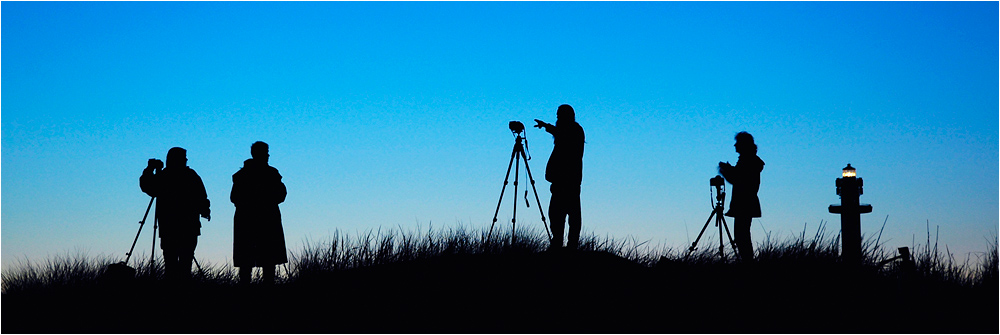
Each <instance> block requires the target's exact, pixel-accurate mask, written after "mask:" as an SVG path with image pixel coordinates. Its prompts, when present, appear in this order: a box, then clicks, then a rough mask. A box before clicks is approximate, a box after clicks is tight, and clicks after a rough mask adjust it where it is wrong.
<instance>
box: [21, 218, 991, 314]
mask: <svg viewBox="0 0 1000 335" xmlns="http://www.w3.org/2000/svg"><path fill="white" fill-rule="evenodd" d="M484 235H485V234H482V233H480V234H471V233H467V232H465V231H462V230H452V231H448V232H441V233H433V232H428V233H426V234H392V233H389V234H385V235H377V234H376V235H372V234H368V235H367V236H365V235H362V236H359V237H357V238H355V239H350V238H347V237H334V238H333V239H332V240H331V241H327V242H324V243H321V244H319V245H313V246H309V247H307V248H306V250H303V251H302V252H301V253H299V254H294V255H293V257H292V259H293V261H292V262H291V263H290V264H289V265H288V266H287V267H283V268H282V270H283V271H282V272H283V276H282V277H281V280H280V282H279V283H278V284H277V285H275V286H273V287H266V286H260V285H253V286H249V287H241V286H238V285H236V283H235V271H234V270H233V269H232V268H231V267H228V266H213V265H206V264H202V265H203V266H205V271H204V272H203V273H199V274H197V275H195V278H194V280H193V281H192V283H189V284H187V285H184V286H180V287H178V286H176V285H171V284H169V283H166V282H164V281H163V280H161V279H160V278H162V270H161V269H160V268H159V263H156V262H154V264H153V265H152V266H150V265H149V262H148V260H147V261H145V262H140V263H139V264H142V265H141V266H140V267H139V268H138V269H137V270H138V274H137V275H136V278H135V279H131V280H126V281H111V280H109V279H108V278H103V277H102V276H101V272H102V269H103V267H104V266H106V265H107V264H110V263H112V262H111V260H104V261H88V260H86V259H62V260H56V261H50V262H48V263H47V265H44V266H34V267H32V266H27V267H25V268H23V269H17V270H12V271H7V272H5V273H4V284H3V285H4V286H3V288H4V293H3V301H4V302H5V303H4V306H7V308H4V309H3V312H2V313H3V321H4V322H3V326H2V328H3V329H2V331H3V332H4V333H23V332H28V333H91V332H100V333H220V332H222V333H232V332H236V333H428V332H430V333H567V332H568V333H759V332H766V333H859V332H860V333H927V332H930V333H996V332H997V331H998V326H997V322H996V320H997V319H996V317H997V315H998V311H997V308H998V307H997V306H998V304H997V300H996V299H997V296H998V295H997V288H998V284H997V281H996V267H997V260H996V253H997V251H996V247H995V246H994V247H993V250H991V251H990V252H989V253H986V254H985V255H986V256H987V257H986V258H985V259H984V260H983V261H982V262H980V263H982V264H978V265H968V264H961V265H956V264H952V263H950V262H947V261H943V260H945V259H948V258H947V257H936V256H937V255H934V254H933V253H934V252H935V251H933V250H932V249H931V248H926V251H924V252H922V253H915V255H916V256H917V257H915V259H914V267H913V268H904V267H903V266H900V263H899V262H887V263H886V264H884V265H881V266H880V265H879V264H878V263H879V262H881V261H883V260H885V259H888V258H890V257H891V255H885V254H884V252H880V251H878V248H876V246H874V245H871V244H869V245H868V250H866V255H867V258H866V261H865V264H864V265H862V266H846V265H845V264H841V263H840V261H839V259H838V258H837V244H838V243H836V242H837V240H836V238H833V239H827V238H825V237H823V236H822V235H821V234H819V233H818V234H817V235H816V236H815V237H813V238H812V240H807V239H806V238H805V235H803V236H802V237H801V238H798V239H793V240H789V241H784V242H780V243H778V242H774V243H772V242H766V243H764V244H763V245H760V246H758V255H757V259H758V261H757V262H755V263H753V264H741V263H737V262H733V261H731V259H732V257H727V258H726V259H721V258H719V257H718V255H717V254H714V253H716V252H717V249H715V250H704V251H696V252H695V253H694V254H691V255H688V254H687V253H686V252H673V251H670V250H667V251H660V252H653V251H650V250H643V249H642V248H640V247H638V246H640V245H641V244H640V243H620V242H615V241H612V240H610V239H604V240H601V239H598V238H596V237H593V236H591V237H588V238H586V239H585V241H584V243H583V247H582V248H581V250H578V251H567V250H559V251H546V250H545V246H546V242H545V238H544V235H542V236H539V235H537V234H523V235H522V234H519V236H517V238H516V239H515V241H513V242H512V241H511V239H510V234H509V233H507V234H506V236H502V237H494V238H485V236H484ZM707 249H713V248H707ZM921 250H923V249H921ZM685 251H686V250H685ZM32 273H33V274H32Z"/></svg>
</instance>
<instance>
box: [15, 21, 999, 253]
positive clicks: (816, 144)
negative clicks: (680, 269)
mask: <svg viewBox="0 0 1000 335" xmlns="http://www.w3.org/2000/svg"><path fill="white" fill-rule="evenodd" d="M2 14H3V20H2V51H3V52H2V103H3V105H2V107H3V109H2V112H3V114H2V214H0V215H2V227H3V234H2V252H3V265H4V267H5V268H6V267H7V266H9V265H10V264H12V263H14V262H17V261H19V260H24V259H29V260H33V261H38V260H42V259H44V258H45V257H48V256H53V255H59V254H65V253H66V252H76V251H84V252H87V253H89V254H107V255H116V256H117V255H120V254H124V252H125V251H127V248H128V247H129V245H130V242H131V239H132V238H133V237H134V234H135V229H137V225H136V224H135V222H136V221H138V220H139V219H140V217H141V215H142V211H143V210H144V209H145V208H144V207H145V205H146V203H147V201H148V197H146V196H145V195H144V194H143V193H141V192H140V191H139V188H138V177H139V174H140V173H141V170H142V168H143V167H144V166H145V164H146V160H147V159H148V158H153V157H156V158H160V159H163V158H164V156H165V154H166V152H167V150H168V149H169V148H170V147H173V146H180V147H184V148H186V149H188V159H189V162H188V163H189V166H191V167H192V168H194V169H195V170H196V171H198V173H199V174H200V175H201V177H202V178H203V179H204V181H205V184H206V187H207V189H208V192H209V198H210V199H211V201H212V210H213V220H212V221H211V222H206V223H204V229H203V235H202V237H201V240H200V242H199V249H198V257H199V258H206V259H209V260H211V261H214V262H226V261H227V259H228V258H230V257H231V251H230V250H231V245H232V215H233V210H234V208H233V206H232V204H231V203H230V202H229V200H228V195H229V190H230V188H231V186H232V184H231V175H232V173H234V172H236V170H237V169H238V168H239V167H240V166H241V165H242V162H243V160H244V159H246V158H249V147H250V144H251V143H252V142H254V141H257V140H262V141H266V142H268V143H269V144H270V145H271V165H273V166H275V167H277V168H278V169H279V170H280V171H281V173H282V175H283V176H284V177H285V178H284V182H285V183H286V185H287V187H288V192H289V194H288V198H287V200H286V202H285V203H284V204H282V207H281V208H282V212H283V218H284V223H285V238H286V240H287V241H288V244H289V249H290V251H292V252H293V253H294V252H296V251H298V250H299V249H300V248H301V245H302V243H303V241H306V240H313V241H316V240H323V239H324V238H327V237H329V236H330V234H332V233H333V232H334V231H338V230H339V231H340V232H342V233H346V234H355V233H357V232H366V231H368V230H378V229H380V228H381V229H383V230H386V229H402V230H404V231H416V230H417V229H418V228H419V229H422V230H426V229H427V228H428V227H429V226H432V225H433V226H434V227H436V228H443V227H459V226H464V227H467V228H475V229H480V228H485V227H488V226H489V224H490V222H491V220H492V214H493V211H494V209H495V206H496V201H497V197H498V196H499V191H500V187H501V186H502V181H503V176H504V172H505V170H506V164H507V162H508V159H509V157H510V150H511V146H512V145H513V137H511V135H510V133H509V131H508V130H507V122H508V121H510V120H521V121H524V122H525V123H526V124H530V123H529V122H530V121H531V119H534V118H539V119H543V120H546V121H549V122H554V121H555V110H556V107H557V106H558V105H559V104H563V103H568V104H571V105H573V106H574V108H575V109H576V111H577V119H578V121H579V122H580V124H581V125H582V126H583V127H584V129H585V131H586V134H587V147H586V154H585V156H584V162H585V163H584V166H585V167H584V182H583V194H582V198H583V199H582V201H583V215H584V230H585V231H587V232H592V233H594V234H597V235H601V236H604V235H609V236H612V237H616V238H635V239H637V240H639V241H647V240H648V241H650V244H651V245H659V246H662V247H674V248H684V247H686V246H687V245H688V244H689V243H690V241H691V240H692V239H693V238H694V237H695V236H696V235H697V231H698V229H700V228H701V226H702V225H703V224H704V220H705V219H706V218H707V217H708V214H709V212H710V210H711V207H710V206H711V205H710V194H709V187H708V179H709V178H711V177H712V176H714V175H715V173H716V171H715V167H716V165H717V163H718V162H719V161H730V162H733V163H735V162H736V159H737V155H736V153H735V152H734V151H733V147H732V144H733V135H734V134H735V133H736V132H738V131H742V130H745V131H749V132H750V133H752V134H753V135H754V136H755V137H756V139H757V144H758V146H759V147H760V151H759V155H760V157H761V158H762V159H763V160H764V161H765V162H766V163H767V165H766V166H765V169H764V171H763V174H762V176H761V178H762V186H761V191H760V198H761V201H762V207H763V217H762V218H761V219H759V220H755V223H754V228H753V233H754V240H755V241H756V242H758V243H759V242H761V241H763V240H764V239H765V238H766V234H767V233H771V234H772V238H784V237H787V236H790V235H792V234H796V233H799V232H802V230H803V225H807V227H808V228H807V229H808V230H809V234H811V233H812V232H813V231H815V229H816V227H817V226H818V225H819V223H820V222H821V220H823V221H827V222H829V225H828V227H827V230H828V231H832V233H831V234H835V232H836V231H837V230H839V217H837V216H836V215H832V214H829V213H827V206H828V205H829V204H833V203H837V202H839V199H838V198H837V196H836V194H835V189H834V180H835V179H836V178H837V177H838V176H839V173H840V169H841V168H843V167H844V166H845V165H846V164H847V163H851V164H852V165H853V166H855V167H857V169H858V174H859V176H860V177H862V178H864V179H865V195H864V196H863V197H862V202H867V203H871V204H873V205H874V208H875V210H874V212H873V213H872V214H867V215H866V216H864V218H863V232H864V233H865V234H866V236H872V235H877V234H878V232H879V228H880V227H881V224H882V222H883V221H884V220H885V218H886V216H888V222H887V224H886V227H885V231H884V232H883V235H882V241H883V242H886V240H888V242H887V245H888V246H889V247H897V246H907V245H908V246H912V244H913V242H914V240H915V241H916V242H917V243H922V242H925V241H926V234H927V228H926V227H927V225H928V222H929V225H930V227H931V228H930V230H931V232H932V234H933V233H934V231H935V229H936V228H935V227H937V226H940V233H941V237H940V238H941V240H940V242H941V243H942V244H947V245H948V246H949V247H950V250H951V251H952V252H955V253H956V257H960V258H963V259H964V257H965V256H967V255H968V253H969V252H979V251H985V250H986V246H987V244H988V242H987V241H988V239H991V238H994V237H995V236H996V234H997V226H998V202H1000V201H998V189H997V188H996V187H997V185H1000V180H998V143H1000V142H998V137H997V134H998V124H1000V123H998V117H997V107H998V94H997V92H998V83H997V73H998V67H997V61H998V51H997V50H998V42H997V40H998V28H997V27H998V19H997V16H998V15H997V14H998V4H997V3H996V2H975V3H968V2H945V3H940V2H934V3H927V2H920V3H912V2H891V3H870V2H861V3H858V2H820V3H796V2H773V3H770V2H769V3H756V2H738V3H729V2H706V3H703V2H684V3H673V2H668V3H660V2H654V3H650V2H641V3H631V2H613V3H600V2H599V3H594V2H586V3H576V2H555V3H538V2H527V3H525V2H516V3H506V2H474V3H453V2H445V3H422V2H418V3H411V2H406V3H392V2H389V3H387V2H377V3H367V2H363V3H353V2H351V3H342V2H335V3H326V2H319V3H318V2H301V3H286V2H277V3H275V2H249V3H242V2H221V3H219V2H194V3H187V2H167V3H163V2H139V3H134V2H127V3H121V2H110V3H92V2H82V3H77V2H73V3H63V2H4V3H3V4H2ZM527 134H528V141H529V149H530V151H531V152H530V153H531V154H532V156H533V158H534V159H533V160H531V161H530V164H531V168H532V172H533V173H534V174H535V177H536V180H537V183H538V184H537V186H538V189H539V192H540V196H541V197H542V202H543V205H544V206H547V204H548V196H549V194H548V183H547V182H545V181H544V180H543V177H542V176H543V172H544V166H545V161H546V160H547V159H548V154H549V153H550V152H551V149H552V141H551V137H550V136H549V135H547V134H546V133H544V132H543V131H541V130H537V129H534V128H531V129H529V130H528V131H527ZM522 173H523V172H522ZM522 178H523V175H522ZM523 185H526V183H522V187H523ZM522 190H523V188H522ZM508 192H509V191H508ZM511 197H512V195H511V194H510V193H508V194H507V195H506V197H505V202H504V205H503V207H502V208H501V212H500V213H501V214H500V223H505V225H507V224H509V220H510V214H509V213H510V204H511V200H512V198H511ZM519 197H520V198H521V199H522V201H521V202H522V203H523V193H522V194H521V195H519ZM518 216H519V218H518V222H519V224H522V225H524V226H527V227H534V228H536V229H541V225H540V220H539V218H538V215H537V211H536V209H535V208H534V207H532V208H530V209H528V208H523V207H521V208H519V210H518ZM143 236H144V238H143V241H146V240H147V239H148V236H149V235H148V230H147V231H146V232H145V233H144V234H143ZM148 243H149V242H148V241H146V242H144V243H143V244H140V245H146V247H143V248H139V249H140V250H139V251H137V253H142V252H144V251H142V250H148V248H149V247H148ZM932 243H933V241H932ZM973 257H975V256H973Z"/></svg>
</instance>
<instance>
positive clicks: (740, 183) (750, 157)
mask: <svg viewBox="0 0 1000 335" xmlns="http://www.w3.org/2000/svg"><path fill="white" fill-rule="evenodd" d="M734 146H735V147H736V152H737V153H739V154H740V158H739V160H738V161H736V166H733V165H731V164H729V162H719V174H721V175H722V177H724V178H726V181H728V182H729V183H730V184H732V185H733V197H732V200H730V202H729V211H727V212H726V216H729V217H732V218H733V221H734V222H733V230H734V232H733V234H734V235H735V239H736V247H737V248H739V252H740V257H741V258H742V259H743V261H747V262H749V261H753V242H752V241H751V240H750V222H751V221H752V220H753V218H759V217H760V199H759V198H757V191H758V190H759V189H760V172H761V171H763V170H764V161H763V160H761V159H760V157H757V145H756V144H754V141H753V136H752V135H750V133H747V132H745V131H742V132H739V133H738V134H736V144H735V145H734Z"/></svg>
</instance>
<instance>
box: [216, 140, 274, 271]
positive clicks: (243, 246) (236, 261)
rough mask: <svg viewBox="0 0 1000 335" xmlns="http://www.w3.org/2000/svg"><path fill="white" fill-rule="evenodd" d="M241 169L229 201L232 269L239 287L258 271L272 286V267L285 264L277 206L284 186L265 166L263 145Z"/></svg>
mask: <svg viewBox="0 0 1000 335" xmlns="http://www.w3.org/2000/svg"><path fill="white" fill-rule="evenodd" d="M250 156H251V157H253V158H251V159H248V160H246V161H244V162H243V168H241V169H240V170H239V171H237V172H236V173H235V174H233V191H232V193H230V195H229V199H230V200H232V201H233V204H234V205H236V215H235V217H234V218H233V265H234V266H236V267H238V268H240V271H239V276H240V283H242V284H249V283H250V279H251V271H252V269H253V268H254V267H260V268H261V270H262V272H263V278H262V281H263V283H264V284H273V283H274V271H275V269H274V267H275V265H277V264H284V263H286V262H288V257H287V256H286V255H285V233H284V231H283V230H282V228H281V211H280V210H279V209H278V204H280V203H282V202H284V201H285V195H286V193H287V192H286V190H285V184H284V183H282V182H281V174H279V173H278V169H275V168H274V167H272V166H270V165H267V159H268V157H270V155H269V154H268V146H267V143H264V142H260V141H258V142H254V144H253V145H251V146H250Z"/></svg>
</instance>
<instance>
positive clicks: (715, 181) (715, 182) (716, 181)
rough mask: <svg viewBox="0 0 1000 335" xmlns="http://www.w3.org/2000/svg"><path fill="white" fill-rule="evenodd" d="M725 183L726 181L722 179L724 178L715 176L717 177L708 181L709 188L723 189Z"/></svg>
mask: <svg viewBox="0 0 1000 335" xmlns="http://www.w3.org/2000/svg"><path fill="white" fill-rule="evenodd" d="M725 182H726V181H725V179H722V176H715V177H712V179H709V180H708V184H709V186H714V187H722V185H723V184H724V183H725Z"/></svg>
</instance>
